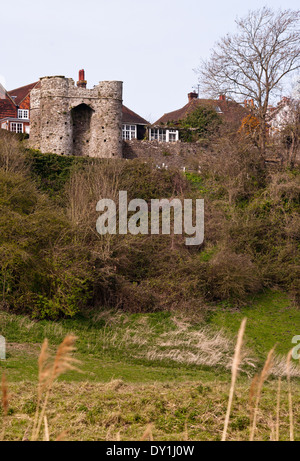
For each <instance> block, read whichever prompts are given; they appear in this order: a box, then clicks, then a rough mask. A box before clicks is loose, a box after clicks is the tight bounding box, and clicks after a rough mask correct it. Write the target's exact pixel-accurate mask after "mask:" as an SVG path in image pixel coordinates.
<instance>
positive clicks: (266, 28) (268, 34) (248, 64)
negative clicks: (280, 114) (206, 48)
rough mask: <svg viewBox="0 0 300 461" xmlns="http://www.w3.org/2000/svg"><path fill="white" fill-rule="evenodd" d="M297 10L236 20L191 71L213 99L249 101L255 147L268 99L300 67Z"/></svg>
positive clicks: (299, 13)
mask: <svg viewBox="0 0 300 461" xmlns="http://www.w3.org/2000/svg"><path fill="white" fill-rule="evenodd" d="M299 18H300V11H292V10H285V11H281V10H279V11H277V12H274V11H272V10H271V9H270V8H268V7H263V8H261V9H259V10H255V11H250V12H249V13H248V15H247V16H246V17H245V18H242V19H237V20H236V24H237V28H238V32H237V33H236V34H234V35H230V34H227V35H226V36H225V37H223V38H222V39H221V40H220V41H219V42H217V44H216V46H215V48H214V49H213V50H212V54H211V57H210V59H209V60H207V61H202V64H201V65H200V66H199V68H198V69H196V72H197V73H198V76H199V83H200V84H201V88H202V90H204V91H205V92H207V93H209V94H211V95H212V96H213V97H215V96H216V95H217V94H225V95H227V96H228V97H231V98H234V97H235V96H236V95H239V96H243V97H244V98H247V99H248V98H249V99H251V100H253V102H254V104H253V106H252V107H251V106H250V107H251V110H252V111H253V112H254V114H255V116H256V117H257V118H258V120H259V122H260V128H259V146H260V151H261V154H264V153H265V148H266V129H267V124H266V118H267V112H268V105H269V101H270V96H271V95H272V94H274V93H275V92H276V90H280V88H281V84H282V80H283V78H284V77H285V76H287V75H288V74H289V73H291V72H292V71H294V70H296V69H298V68H299V67H300V34H299Z"/></svg>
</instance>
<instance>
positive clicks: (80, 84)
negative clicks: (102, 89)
mask: <svg viewBox="0 0 300 461" xmlns="http://www.w3.org/2000/svg"><path fill="white" fill-rule="evenodd" d="M86 83H87V82H86V80H85V78H84V69H81V70H80V71H79V78H78V82H77V86H78V87H79V88H86Z"/></svg>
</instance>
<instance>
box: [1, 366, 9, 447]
mask: <svg viewBox="0 0 300 461" xmlns="http://www.w3.org/2000/svg"><path fill="white" fill-rule="evenodd" d="M1 393H2V398H1V405H2V410H3V422H2V431H1V435H0V440H4V435H5V423H6V416H7V413H8V388H7V382H6V376H5V373H3V374H2V379H1Z"/></svg>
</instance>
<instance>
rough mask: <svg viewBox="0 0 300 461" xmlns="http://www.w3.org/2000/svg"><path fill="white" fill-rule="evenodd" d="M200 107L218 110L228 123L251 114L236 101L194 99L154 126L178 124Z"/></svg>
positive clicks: (168, 114)
mask: <svg viewBox="0 0 300 461" xmlns="http://www.w3.org/2000/svg"><path fill="white" fill-rule="evenodd" d="M199 106H204V107H209V108H210V109H215V110H217V111H218V112H219V113H220V115H221V116H222V117H224V119H225V120H226V121H231V122H241V121H242V119H243V118H244V117H246V116H247V115H248V114H249V111H248V110H247V109H246V108H245V107H242V106H241V105H240V104H238V103H237V102H235V101H226V100H225V101H224V100H217V101H215V100H213V99H196V98H195V99H192V100H191V101H189V102H188V103H187V104H186V105H185V106H183V107H182V108H181V109H178V110H175V111H173V112H169V113H167V114H164V115H163V116H162V117H161V118H159V119H158V120H157V121H156V122H155V123H154V125H165V124H166V123H168V122H175V123H178V122H179V120H183V119H184V118H185V117H186V116H187V115H189V114H191V113H192V112H194V110H196V109H197V108H198V107H199Z"/></svg>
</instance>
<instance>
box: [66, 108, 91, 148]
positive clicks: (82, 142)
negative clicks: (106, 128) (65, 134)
mask: <svg viewBox="0 0 300 461" xmlns="http://www.w3.org/2000/svg"><path fill="white" fill-rule="evenodd" d="M93 113H94V110H93V109H91V107H89V106H88V105H87V104H84V103H83V104H79V106H76V107H74V108H73V109H72V110H71V126H72V136H73V138H72V143H73V148H72V153H73V155H78V156H88V155H89V143H90V138H91V130H90V128H91V119H92V116H93Z"/></svg>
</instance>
